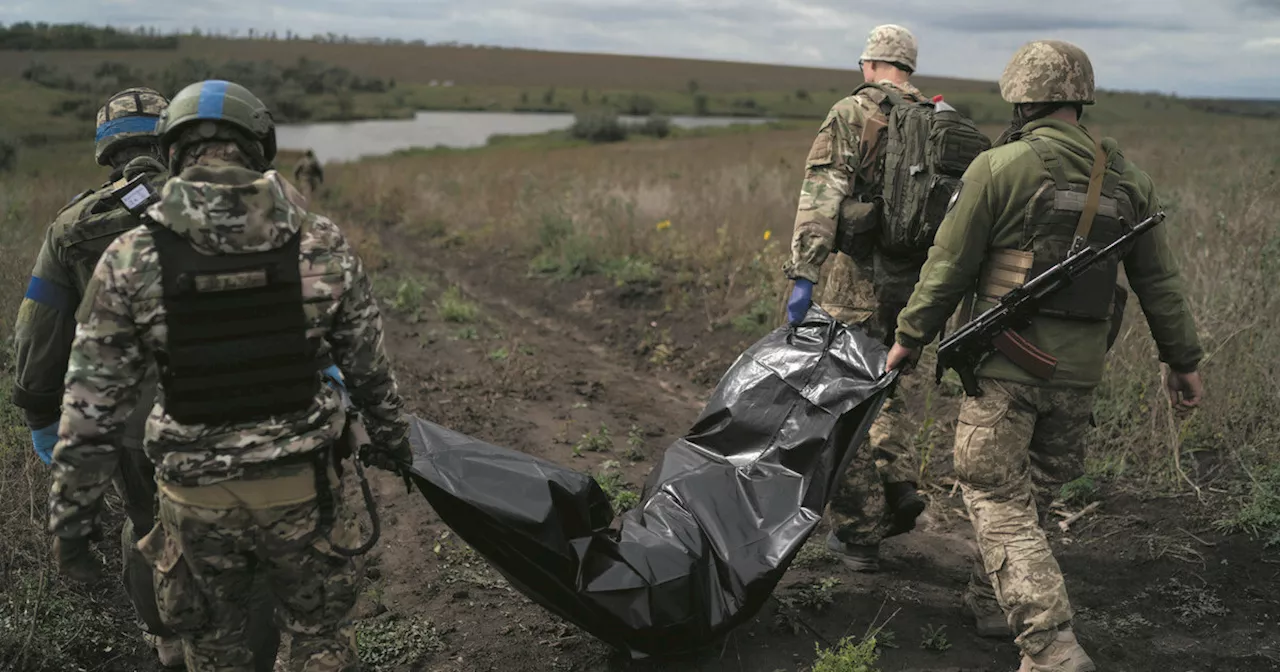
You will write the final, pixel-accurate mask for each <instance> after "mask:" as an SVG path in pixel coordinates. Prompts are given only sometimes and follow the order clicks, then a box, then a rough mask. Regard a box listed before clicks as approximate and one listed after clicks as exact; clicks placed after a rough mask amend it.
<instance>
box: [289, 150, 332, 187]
mask: <svg viewBox="0 0 1280 672" xmlns="http://www.w3.org/2000/svg"><path fill="white" fill-rule="evenodd" d="M293 179H294V181H296V182H298V183H299V184H305V185H307V194H306V195H307V196H308V197H314V196H315V194H316V190H317V189H319V188H320V185H321V184H322V183H323V182H324V168H321V167H320V161H319V160H318V159H316V153H315V152H313V151H311V150H310V149H308V150H307V153H306V154H304V155H303V156H302V160H301V161H299V162H298V165H297V166H296V167H294V169H293Z"/></svg>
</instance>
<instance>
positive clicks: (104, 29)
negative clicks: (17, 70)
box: [0, 22, 507, 51]
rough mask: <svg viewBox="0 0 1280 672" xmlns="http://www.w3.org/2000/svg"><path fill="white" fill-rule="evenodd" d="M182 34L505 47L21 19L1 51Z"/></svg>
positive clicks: (148, 43) (170, 42)
mask: <svg viewBox="0 0 1280 672" xmlns="http://www.w3.org/2000/svg"><path fill="white" fill-rule="evenodd" d="M183 37H212V38H219V39H236V40H238V39H249V40H266V41H279V40H289V41H297V40H307V41H311V42H320V43H327V44H377V45H388V46H398V45H412V46H418V47H426V46H435V47H464V48H473V49H505V48H507V47H494V46H487V45H476V44H468V43H463V42H456V41H452V40H451V41H447V42H428V41H426V40H421V39H418V40H404V39H399V38H382V37H352V36H350V35H342V34H339V33H316V34H313V35H310V36H304V35H303V34H301V33H295V32H293V31H292V30H286V31H284V33H280V32H279V31H275V30H270V31H264V30H257V29H254V28H249V29H248V30H246V31H244V32H241V31H239V30H236V29H234V28H233V29H227V30H218V29H206V30H201V29H200V28H192V29H191V30H190V31H189V32H181V31H169V32H165V33H161V32H160V31H158V30H157V29H156V28H155V27H154V26H151V27H147V26H139V27H137V28H133V29H122V28H112V27H110V26H101V27H99V26H91V25H89V24H85V23H43V22H42V23H30V22H22V23H15V24H12V25H9V26H5V25H4V24H3V23H0V51H4V50H11V51H46V50H50V49H70V50H75V49H117V50H125V49H176V48H178V40H180V39H181V38H183Z"/></svg>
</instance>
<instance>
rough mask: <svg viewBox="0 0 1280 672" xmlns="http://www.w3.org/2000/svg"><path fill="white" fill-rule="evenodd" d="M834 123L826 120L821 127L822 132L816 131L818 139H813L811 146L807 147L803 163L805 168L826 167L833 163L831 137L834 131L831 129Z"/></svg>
mask: <svg viewBox="0 0 1280 672" xmlns="http://www.w3.org/2000/svg"><path fill="white" fill-rule="evenodd" d="M834 123H835V120H834V119H831V120H828V121H827V123H825V124H823V125H822V130H820V131H818V137H816V138H814V139H813V145H812V146H811V147H809V156H808V157H806V158H805V161H804V162H805V167H806V168H812V167H814V166H826V165H830V164H832V163H834V162H835V150H834V147H835V138H834V137H832V136H833V135H834V131H833V129H832V128H831V126H832V124H834Z"/></svg>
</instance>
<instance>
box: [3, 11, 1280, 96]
mask: <svg viewBox="0 0 1280 672" xmlns="http://www.w3.org/2000/svg"><path fill="white" fill-rule="evenodd" d="M52 5H56V7H52ZM0 16H4V17H5V21H6V22H14V21H23V20H27V21H85V22H89V23H102V22H104V21H109V22H111V23H113V24H116V25H138V24H148V25H155V26H158V27H160V28H170V29H181V30H189V29H190V28H191V27H193V26H199V27H201V28H205V29H208V28H218V29H222V30H230V29H237V30H239V31H241V33H244V32H246V31H247V30H248V29H249V28H254V29H255V30H258V31H272V30H274V31H277V32H279V33H283V32H284V31H285V30H292V31H294V32H295V33H301V34H303V35H311V34H315V33H321V34H323V33H329V32H333V33H340V34H342V33H345V34H350V35H352V36H359V37H395V38H402V39H424V40H427V41H429V42H445V41H457V42H470V43H476V44H488V45H499V46H511V47H526V48H535V49H549V50H565V51H595V52H599V51H604V52H613V53H627V54H642V55H659V56H683V57H691V58H710V59H717V60H745V61H754V62H768V63H786V64H794V65H814V66H825V67H839V68H850V69H852V68H854V67H855V65H854V64H855V63H856V62H857V58H858V54H859V53H860V51H861V47H862V42H863V40H864V39H865V37H866V34H867V31H868V30H870V29H871V27H873V26H875V25H876V24H879V23H899V24H902V25H905V26H907V27H908V28H910V29H911V30H912V31H914V32H915V33H916V35H917V36H918V37H919V38H920V44H921V46H920V72H921V74H928V75H938V76H956V77H969V78H979V79H988V80H993V79H995V78H997V77H999V75H1000V72H1001V71H1002V70H1003V68H1004V65H1005V63H1006V61H1007V60H1008V58H1009V56H1010V55H1011V54H1012V53H1013V51H1014V50H1015V49H1017V47H1018V46H1019V45H1021V44H1022V43H1024V42H1026V41H1028V40H1031V39H1040V38H1058V39H1065V40H1069V41H1072V42H1075V43H1076V44H1079V45H1080V46H1081V47H1083V48H1084V49H1085V50H1086V51H1087V52H1088V53H1089V55H1090V57H1091V58H1092V60H1093V62H1094V70H1095V72H1096V74H1097V77H1098V84H1099V86H1101V87H1104V88H1115V89H1133V90H1147V91H1150V90H1157V91H1177V92H1178V93H1179V94H1181V95H1239V96H1250V97H1275V98H1280V73H1278V72H1277V69H1276V68H1275V67H1274V62H1269V61H1268V60H1267V59H1260V58H1252V59H1250V58H1247V57H1242V55H1241V50H1242V49H1243V50H1245V52H1246V53H1272V52H1275V51H1277V50H1280V37H1276V36H1277V35H1280V3H1276V2H1274V1H1273V0H1218V1H1217V2H1215V3H1214V6H1212V7H1206V5H1205V3H1204V2H1203V1H1202V0H1128V1H1127V2H1116V1H1115V0H1073V1H1072V2H1071V3H1068V4H1064V5H1044V4H1042V5H1039V6H1037V5H1034V4H1029V3H1026V2H1023V1H1022V0H966V2H964V3H952V2H946V1H944V0H895V1H894V2H885V3H879V4H871V3H851V2H849V1H848V0H468V1H466V2H461V3H459V2H455V1H453V0H363V1H361V2H349V1H347V0H274V1H273V2H271V3H263V2H261V1H260V0H204V1H202V2H199V3H194V2H193V3H170V4H168V5H165V4H145V5H144V4H141V3H138V2H137V1H136V0H105V1H103V0H98V1H92V0H55V2H52V3H34V2H19V3H4V2H2V1H0ZM1224 73H1228V76H1226V77H1224Z"/></svg>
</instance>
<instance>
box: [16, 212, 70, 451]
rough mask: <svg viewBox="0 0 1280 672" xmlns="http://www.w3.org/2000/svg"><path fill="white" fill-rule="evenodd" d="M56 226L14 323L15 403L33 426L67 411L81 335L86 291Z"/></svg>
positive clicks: (49, 233) (50, 421) (47, 422)
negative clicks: (74, 345) (80, 308)
mask: <svg viewBox="0 0 1280 672" xmlns="http://www.w3.org/2000/svg"><path fill="white" fill-rule="evenodd" d="M54 231H55V227H50V228H49V230H48V231H47V232H46V235H45V240H44V244H43V245H42V246H41V247H40V252H39V254H38V255H37V257H36V262H35V267H34V268H33V269H32V271H31V279H30V281H29V284H28V285H27V292H26V295H25V296H24V297H23V299H22V303H21V304H20V306H19V308H18V316H17V320H16V321H15V325H14V355H15V357H14V359H15V363H16V367H15V368H16V375H15V377H14V388H13V403H14V405H16V406H18V407H19V408H22V409H23V411H24V412H25V415H26V421H27V424H28V425H29V426H30V427H31V428H32V429H39V428H42V427H47V426H49V425H51V424H53V423H56V422H57V421H58V418H59V416H60V415H61V413H62V410H61V409H62V393H63V383H64V378H65V377H66V373H67V358H68V357H69V356H70V354H71V342H72V341H73V340H74V339H75V334H76V321H75V311H76V306H77V304H78V303H79V301H80V292H79V290H78V289H77V287H76V279H75V277H74V274H73V273H72V272H71V269H69V268H68V266H67V264H66V263H65V262H64V260H63V259H62V258H61V256H60V251H61V248H60V247H59V246H58V245H57V242H56V240H55V238H54V235H55V234H54Z"/></svg>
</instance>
